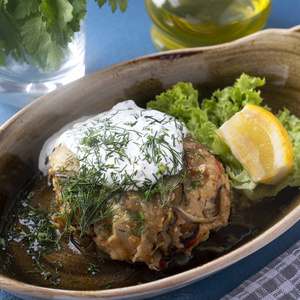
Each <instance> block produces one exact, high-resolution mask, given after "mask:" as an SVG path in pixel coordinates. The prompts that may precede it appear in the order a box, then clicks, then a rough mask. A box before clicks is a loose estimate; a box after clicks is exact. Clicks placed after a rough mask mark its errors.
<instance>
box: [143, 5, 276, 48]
mask: <svg viewBox="0 0 300 300" xmlns="http://www.w3.org/2000/svg"><path fill="white" fill-rule="evenodd" d="M145 5H146V9H147V11H148V14H149V16H150V17H151V19H152V21H153V24H152V27H151V37H152V40H153V42H154V44H155V46H156V47H157V48H158V49H159V50H170V49H179V48H189V47H199V46H209V45H215V44H221V43H225V42H229V41H232V40H235V39H238V38H241V37H243V36H246V35H249V34H251V33H254V32H256V31H258V30H260V29H261V28H263V26H264V25H265V23H266V21H267V19H268V17H269V14H270V11H271V6H272V0H145Z"/></svg>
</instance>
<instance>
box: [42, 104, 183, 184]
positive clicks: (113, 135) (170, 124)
mask: <svg viewBox="0 0 300 300" xmlns="http://www.w3.org/2000/svg"><path fill="white" fill-rule="evenodd" d="M187 133H188V130H187V129H186V127H185V125H184V124H183V123H181V122H179V121H177V120H176V119H174V118H173V117H171V116H169V115H166V114H164V113H161V112H159V111H156V110H147V109H143V108H140V107H138V106H137V105H136V104H135V103H134V101H132V100H128V101H124V102H121V103H119V104H117V105H115V106H114V107H113V108H112V109H111V110H109V111H106V112H103V113H100V114H99V115H97V116H94V117H91V118H89V119H87V120H86V121H83V122H79V123H77V124H75V125H73V127H72V128H70V129H68V130H65V131H64V132H63V133H62V134H61V133H59V134H56V135H54V136H53V137H52V138H50V139H49V140H48V141H47V142H46V143H45V144H44V146H43V149H42V151H41V153H40V161H39V167H40V170H41V171H43V172H44V173H45V172H47V169H48V168H49V166H47V165H45V159H46V157H49V156H50V155H51V153H52V151H53V149H54V148H56V147H58V146H59V145H63V144H64V145H65V146H66V147H67V148H68V149H69V150H71V151H72V152H73V153H75V154H76V156H77V158H78V159H79V160H80V164H81V165H85V166H86V167H87V168H89V169H93V170H101V174H102V176H103V177H102V180H105V181H107V184H108V185H112V184H114V183H116V182H117V183H122V182H126V185H127V188H128V189H137V188H140V187H143V186H145V185H152V184H155V183H156V182H157V181H158V179H159V178H160V177H161V176H162V175H175V174H178V173H179V172H180V170H181V169H182V164H183V138H184V137H185V136H186V135H187ZM128 179H129V180H128ZM130 182H131V183H130Z"/></svg>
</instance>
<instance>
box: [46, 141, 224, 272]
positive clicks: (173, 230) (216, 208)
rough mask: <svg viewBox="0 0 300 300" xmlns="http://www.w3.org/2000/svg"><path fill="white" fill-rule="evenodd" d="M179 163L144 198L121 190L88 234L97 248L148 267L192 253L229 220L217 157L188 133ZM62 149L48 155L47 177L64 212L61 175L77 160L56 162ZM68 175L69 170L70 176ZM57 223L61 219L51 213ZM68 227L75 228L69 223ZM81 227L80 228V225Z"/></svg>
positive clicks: (71, 170) (74, 168) (72, 169)
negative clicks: (179, 166)
mask: <svg viewBox="0 0 300 300" xmlns="http://www.w3.org/2000/svg"><path fill="white" fill-rule="evenodd" d="M183 148H184V167H183V170H182V172H181V173H180V174H178V175H176V176H166V177H164V180H163V183H162V184H161V188H160V189H159V191H157V192H155V193H154V194H152V195H151V196H150V197H148V198H147V199H145V197H141V193H140V192H138V191H126V192H124V193H122V195H121V196H120V198H119V200H118V202H115V203H114V204H113V205H112V209H111V213H110V215H109V216H107V217H105V218H102V219H101V220H100V221H97V222H96V223H94V224H92V225H91V228H90V230H89V232H86V234H89V235H90V236H91V237H92V239H93V241H94V243H95V244H96V246H97V249H98V250H99V251H104V252H106V253H107V254H109V255H110V257H111V258H112V259H115V260H129V261H132V262H144V263H146V264H147V265H148V266H149V268H150V269H153V270H161V269H163V268H165V267H166V263H165V262H166V258H170V257H173V256H174V255H176V254H178V253H184V254H185V255H187V256H190V255H191V251H192V249H193V248H194V247H196V246H197V245H198V244H199V243H200V242H202V241H205V240H207V239H208V237H209V233H210V231H211V230H215V229H216V228H218V227H224V226H226V225H227V224H228V217H229V214H230V186H229V181H228V177H227V175H226V174H225V171H224V168H223V166H222V164H221V163H220V162H218V161H217V160H216V158H215V157H214V156H213V155H212V154H211V153H210V152H209V151H208V150H207V148H206V147H205V146H204V145H202V144H200V143H199V142H197V141H195V140H194V139H192V138H191V137H186V138H185V139H184V141H183ZM66 151H68V150H67V149H64V148H63V147H59V148H57V149H55V151H54V153H53V155H52V156H51V158H50V165H51V169H50V171H49V178H51V180H52V183H53V186H54V190H55V193H56V209H57V210H59V211H60V212H65V213H66V214H68V210H69V208H68V206H65V205H64V206H61V205H60V197H61V191H62V190H63V184H59V179H60V178H61V176H74V174H75V173H76V171H77V170H78V163H77V162H76V161H75V162H74V161H73V159H74V155H73V154H72V153H69V152H68V154H67V155H68V157H69V158H70V157H72V163H70V159H68V160H67V161H68V163H65V164H64V166H65V167H63V168H62V167H61V165H62V159H61V157H63V156H64V155H66V154H63V153H62V152H64V153H67V152H66ZM70 174H72V175H70ZM53 221H54V223H55V224H56V226H57V227H58V228H63V227H64V226H65V222H66V221H65V218H62V217H59V218H57V217H55V216H53ZM71 230H78V228H75V227H74V228H72V227H71ZM79 230H80V229H79Z"/></svg>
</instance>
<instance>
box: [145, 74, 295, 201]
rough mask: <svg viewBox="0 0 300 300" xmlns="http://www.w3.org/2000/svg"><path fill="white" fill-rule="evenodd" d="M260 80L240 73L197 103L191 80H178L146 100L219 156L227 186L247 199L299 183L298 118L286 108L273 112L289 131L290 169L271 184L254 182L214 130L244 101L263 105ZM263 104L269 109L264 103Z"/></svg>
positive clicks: (257, 197)
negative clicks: (292, 150)
mask: <svg viewBox="0 0 300 300" xmlns="http://www.w3.org/2000/svg"><path fill="white" fill-rule="evenodd" d="M264 84H265V80H264V79H261V78H259V77H251V76H248V75H246V74H242V75H241V77H240V78H238V79H237V80H236V82H235V83H234V85H233V86H229V87H226V88H224V89H222V90H217V91H215V92H214V93H213V94H212V97H211V98H210V99H204V100H203V101H201V104H199V99H198V91H197V90H195V89H194V88H193V86H192V84H191V83H183V82H179V83H177V84H176V85H174V86H173V88H172V89H170V90H167V91H166V92H164V93H162V94H160V95H158V96H156V98H155V100H152V101H149V102H148V104H147V107H148V108H152V109H156V110H159V111H162V112H165V113H167V114H169V115H172V116H174V117H175V118H176V119H178V120H180V121H182V122H184V123H185V124H186V126H187V128H188V129H189V131H190V132H191V134H192V135H193V136H194V138H195V139H197V140H198V141H199V142H201V143H203V144H205V145H206V146H207V147H208V148H209V149H211V150H212V151H213V153H214V155H216V156H218V157H219V159H220V160H221V162H222V163H223V165H224V168H225V170H226V173H227V174H228V176H229V179H230V183H231V186H232V187H233V188H235V189H238V190H240V191H241V192H243V193H244V194H245V195H246V196H247V197H248V198H249V199H252V200H256V199H260V198H262V197H268V196H275V195H276V194H277V193H278V192H279V191H280V190H282V189H283V188H285V187H287V186H300V156H299V155H298V154H299V153H300V120H299V119H298V118H297V117H296V116H294V115H291V114H290V112H289V111H288V110H287V109H286V108H284V109H283V110H282V111H279V112H278V114H277V115H276V117H277V118H278V119H279V120H280V121H281V123H282V125H283V126H284V127H285V129H286V130H287V132H288V134H289V137H290V139H291V142H292V144H293V148H294V151H295V157H294V168H293V171H292V172H291V173H290V174H289V175H288V176H287V177H286V178H284V179H283V180H282V181H281V182H279V183H278V184H277V185H275V186H274V185H265V184H257V183H255V182H254V181H253V180H252V178H251V176H250V175H249V173H248V172H247V171H246V170H245V169H244V168H243V166H242V165H241V164H240V162H239V161H238V160H237V159H236V158H235V157H234V155H233V154H232V152H231V150H230V148H229V147H228V146H227V145H226V144H225V143H224V142H223V141H222V140H221V139H220V137H219V136H218V135H217V134H216V129H217V128H219V127H220V126H221V125H222V124H223V123H224V122H226V121H227V120H229V119H230V118H231V117H232V116H233V115H234V114H235V113H237V112H238V111H240V110H241V109H243V108H244V107H245V105H246V104H254V105H260V106H263V105H262V101H263V99H262V97H261V94H260V91H259V90H257V88H258V87H261V86H263V85H264ZM263 107H264V108H265V109H267V110H269V111H271V109H270V108H269V107H268V106H266V105H264V106H263Z"/></svg>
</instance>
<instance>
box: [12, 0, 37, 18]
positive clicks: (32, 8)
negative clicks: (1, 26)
mask: <svg viewBox="0 0 300 300" xmlns="http://www.w3.org/2000/svg"><path fill="white" fill-rule="evenodd" d="M14 6H15V7H12V8H13V17H14V18H15V19H16V20H20V19H24V18H25V17H28V16H29V15H30V14H35V13H37V12H38V9H39V6H40V3H39V1H38V0H26V1H17V2H16V4H15V5H14Z"/></svg>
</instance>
